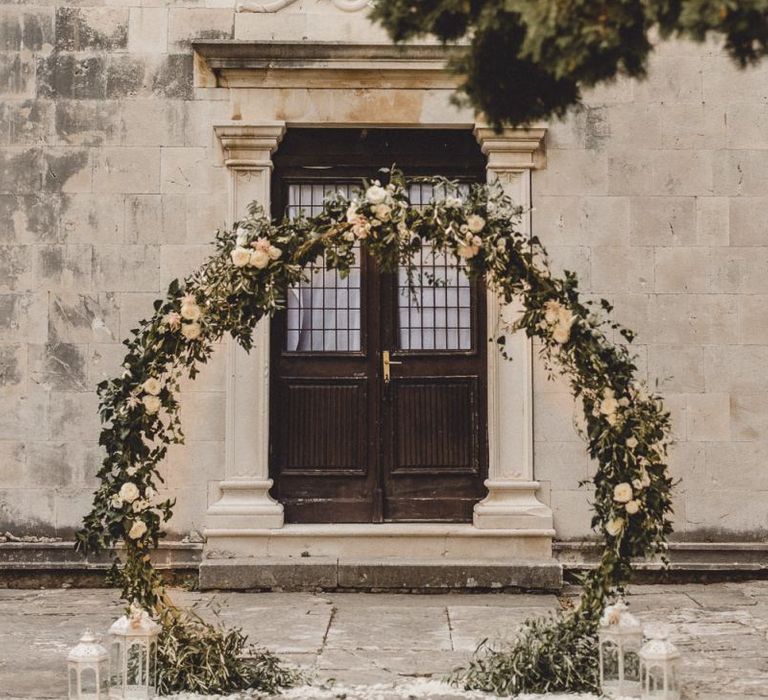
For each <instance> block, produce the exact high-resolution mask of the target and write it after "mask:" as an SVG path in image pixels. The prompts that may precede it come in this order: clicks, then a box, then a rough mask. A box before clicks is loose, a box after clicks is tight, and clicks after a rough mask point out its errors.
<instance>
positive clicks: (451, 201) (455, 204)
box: [443, 197, 461, 209]
mask: <svg viewBox="0 0 768 700" xmlns="http://www.w3.org/2000/svg"><path fill="white" fill-rule="evenodd" d="M443 206H444V207H445V208H446V209H461V200H460V199H459V198H458V197H446V198H445V201H444V202H443Z"/></svg>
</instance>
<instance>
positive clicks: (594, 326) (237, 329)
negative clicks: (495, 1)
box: [77, 171, 672, 692]
mask: <svg viewBox="0 0 768 700" xmlns="http://www.w3.org/2000/svg"><path fill="white" fill-rule="evenodd" d="M421 181H422V182H423V183H424V184H426V185H428V186H431V187H432V188H433V191H435V192H438V193H441V194H442V196H441V197H437V198H435V201H433V202H431V203H430V204H428V205H426V206H423V207H420V208H417V207H413V206H411V203H410V201H409V200H408V188H407V185H406V182H405V179H404V178H403V176H402V174H401V173H399V172H397V171H393V172H391V173H390V182H389V184H388V185H387V186H382V185H381V184H380V183H379V182H373V183H365V184H364V188H363V189H360V190H358V191H356V192H355V194H354V195H353V198H352V199H348V198H346V197H345V196H343V195H341V194H337V195H334V196H332V197H331V198H330V199H328V200H327V201H326V202H325V204H324V207H323V210H322V212H321V213H320V214H318V215H317V216H315V217H313V218H299V219H295V220H292V221H289V220H284V221H280V222H273V221H271V220H270V218H269V217H268V216H267V215H266V214H265V213H264V211H263V210H262V209H261V208H260V207H259V206H257V205H252V206H251V208H250V210H249V215H248V216H247V217H246V218H245V219H244V220H242V221H240V222H239V223H238V224H237V225H236V226H235V227H234V230H231V231H220V232H219V233H218V234H217V236H216V251H215V252H214V254H213V255H212V256H211V257H210V258H209V259H208V261H207V262H205V263H204V264H203V265H202V266H201V267H200V268H199V269H198V270H197V271H196V272H195V273H193V274H192V275H190V276H189V277H187V278H186V279H185V280H184V281H183V282H179V281H178V280H174V281H173V282H172V283H171V285H170V286H169V288H168V293H167V295H166V296H165V298H163V299H158V300H157V301H156V302H155V303H154V314H153V315H152V316H151V317H150V318H149V319H147V320H145V321H142V322H141V324H140V325H139V327H138V328H136V329H135V330H134V331H133V334H132V337H131V338H130V339H128V340H126V341H125V345H126V346H127V349H128V352H127V354H126V356H125V359H124V361H123V370H124V371H123V374H122V375H121V376H119V377H116V378H114V379H112V380H109V381H104V382H102V383H101V384H99V386H98V391H99V396H100V413H101V419H102V423H103V426H104V427H103V429H102V432H101V437H100V444H101V445H102V447H103V448H104V449H105V451H106V457H105V459H104V462H103V466H102V467H101V469H100V470H99V472H98V477H99V479H100V482H101V483H100V486H99V488H98V490H97V491H96V493H95V494H94V505H93V509H92V511H91V512H90V513H89V514H88V515H87V516H86V518H85V522H84V526H83V529H82V530H81V531H80V532H79V533H78V540H77V546H78V548H79V549H80V550H81V551H83V552H85V553H89V552H94V551H98V550H100V549H104V548H106V547H113V546H114V545H116V544H117V543H123V544H124V545H125V556H124V559H123V561H122V563H121V568H120V581H121V585H122V595H123V597H124V599H125V600H126V601H128V602H134V603H137V604H139V605H141V606H142V607H144V608H146V609H149V610H151V611H152V612H154V613H155V614H156V615H157V616H159V617H160V618H161V620H162V621H163V623H164V634H165V635H166V637H165V638H166V640H167V646H168V648H171V647H172V646H173V645H176V646H177V647H180V648H182V650H183V649H186V648H188V647H189V646H191V645H193V644H194V643H195V640H196V639H197V638H198V637H202V638H204V639H207V640H208V642H207V644H208V645H209V646H210V647H211V648H212V649H216V650H218V651H219V652H220V656H219V657H218V658H219V661H217V662H214V661H211V662H210V663H209V664H202V665H201V664H198V665H197V666H196V667H195V669H196V670H190V669H189V668H188V667H185V668H184V669H182V668H181V667H180V662H179V661H178V660H177V659H178V657H176V656H172V655H170V654H167V655H165V656H161V662H162V663H161V670H162V671H163V673H165V676H166V677H168V678H170V677H174V678H176V679H177V680H175V681H174V682H173V684H172V685H173V689H176V690H180V689H185V690H189V689H193V688H197V687H201V688H202V687H205V688H207V691H206V692H220V691H221V689H222V688H225V687H226V688H228V689H229V688H234V685H231V684H232V683H234V684H235V685H237V684H238V683H240V684H243V685H242V687H247V685H245V684H247V683H257V682H259V681H258V678H257V677H255V676H252V675H250V676H249V675H248V672H247V670H244V669H243V668H242V667H241V666H239V665H238V664H239V662H238V661H237V659H238V658H239V656H238V655H239V654H240V652H241V651H242V648H243V645H244V643H245V642H244V640H243V639H241V638H240V637H238V636H237V633H236V632H226V631H222V630H218V631H216V630H214V628H212V627H210V626H206V625H205V624H204V623H202V621H200V620H193V619H192V618H188V617H184V613H182V612H180V611H175V609H174V608H173V607H172V606H171V605H170V604H169V603H168V600H167V598H166V595H165V592H164V588H163V583H162V580H161V579H160V576H159V575H158V573H157V571H156V570H155V569H154V568H153V567H152V565H151V561H150V556H149V552H150V550H151V549H152V548H153V547H157V545H158V542H159V540H160V538H161V537H163V536H164V533H163V531H162V524H163V523H164V522H167V521H168V519H169V518H170V517H171V514H172V510H173V506H174V502H173V501H172V500H170V499H166V500H158V491H159V488H160V486H159V485H160V484H161V483H162V476H161V473H160V465H161V463H162V461H163V459H164V458H165V456H166V454H167V451H168V448H169V446H170V445H172V444H175V443H181V442H183V439H184V436H183V432H182V429H181V424H180V421H179V392H180V382H181V380H182V378H183V377H184V376H188V377H189V378H194V377H195V376H196V375H197V373H198V372H199V369H200V366H201V365H202V364H204V363H205V362H207V360H208V359H209V358H210V356H211V354H212V353H213V351H214V348H215V346H216V344H217V342H218V341H219V340H221V338H222V337H223V336H224V335H225V334H230V335H231V336H232V337H233V338H234V340H235V341H237V342H238V343H239V344H240V345H241V346H242V347H244V348H245V349H246V350H249V349H250V348H251V345H252V333H253V329H254V326H255V325H256V323H257V322H258V321H259V320H260V319H261V318H263V317H268V316H271V315H272V314H274V313H275V312H277V311H279V310H280V309H282V308H283V305H284V300H285V297H286V292H287V290H288V289H289V287H291V286H293V285H296V284H298V283H299V282H301V280H302V279H304V276H305V269H306V267H307V265H308V264H309V263H311V262H315V261H318V260H323V261H324V264H325V265H326V266H327V267H329V268H331V269H335V270H338V272H339V273H340V274H341V275H342V276H344V275H347V274H349V270H350V267H351V266H352V265H353V263H354V261H355V255H356V251H357V248H358V246H360V247H362V249H363V250H364V251H366V252H367V253H368V254H370V255H372V256H373V257H374V258H375V259H376V261H377V262H378V264H379V266H380V268H381V269H383V270H385V271H395V270H397V269H398V268H401V269H405V270H406V271H407V274H408V279H409V281H410V282H411V283H412V284H413V283H414V280H415V277H416V275H417V274H418V272H417V270H416V268H415V266H414V264H413V260H414V256H415V254H416V253H418V252H419V251H420V250H421V247H422V245H423V244H424V243H428V244H429V245H430V246H431V247H432V248H433V250H434V251H435V252H436V253H437V254H444V255H446V256H447V259H453V260H455V261H456V265H458V266H460V267H462V268H463V269H465V270H466V272H467V273H468V274H469V275H470V276H471V277H476V278H481V279H483V280H484V282H485V284H486V286H487V288H488V289H489V290H490V291H491V292H492V293H495V294H497V295H498V296H499V298H500V300H501V302H502V303H505V304H509V303H511V302H513V301H520V302H521V303H522V309H523V310H522V313H521V314H520V316H519V318H518V319H517V321H516V322H514V323H512V324H509V325H505V326H503V327H500V328H499V329H498V334H497V337H496V343H497V344H498V347H499V349H500V351H501V353H502V354H505V353H504V347H505V341H506V338H507V335H508V334H510V333H514V332H524V333H526V334H527V335H528V336H530V337H535V338H537V340H538V349H539V356H540V358H541V360H542V362H543V364H544V366H545V368H546V369H547V370H548V371H549V373H550V374H551V375H553V376H554V375H558V374H561V375H563V376H565V377H566V378H567V379H568V380H569V382H570V387H571V390H572V393H573V395H574V397H575V398H577V399H579V400H580V401H581V405H582V407H583V411H584V415H583V424H582V431H583V435H584V438H585V441H586V443H587V452H588V454H589V456H590V457H591V458H592V459H593V460H594V461H595V462H596V463H597V465H598V466H597V470H596V471H595V474H594V476H593V477H592V479H591V483H592V485H593V487H594V503H593V510H594V515H593V519H592V526H593V528H594V529H595V530H596V531H597V532H598V533H599V534H600V535H601V536H602V538H603V550H602V556H601V558H600V561H599V564H598V566H597V567H596V568H595V569H594V570H593V571H591V572H590V573H589V574H588V575H587V576H586V577H585V580H584V592H583V596H582V600H581V603H580V606H579V608H578V609H577V610H576V611H575V612H572V613H569V614H565V615H563V616H561V617H559V618H555V619H552V620H546V621H536V620H532V621H530V622H529V623H528V625H527V626H526V628H525V630H524V631H523V634H522V636H521V638H520V640H519V641H518V643H517V644H516V645H515V646H513V648H512V650H511V651H507V652H505V654H506V655H505V656H500V655H499V654H496V653H495V652H487V653H486V654H484V655H482V654H481V655H480V656H478V657H477V658H476V659H475V661H474V662H473V664H472V666H470V668H469V669H467V670H466V672H465V674H464V675H463V676H462V678H463V679H464V681H463V682H464V683H466V684H467V685H468V686H469V687H478V688H479V687H483V688H486V687H487V688H488V689H497V688H496V684H497V683H501V685H502V686H503V687H504V688H505V689H506V690H508V691H512V690H514V691H515V692H519V691H535V690H540V689H549V690H582V689H593V688H594V686H595V675H594V668H593V661H594V658H595V655H594V648H593V640H594V633H595V630H596V625H597V620H598V618H599V615H600V613H601V611H602V609H603V607H604V605H605V603H606V600H607V598H608V597H610V596H612V595H615V594H616V593H617V592H620V591H621V590H622V589H623V587H624V586H625V585H626V583H627V582H628V581H629V578H630V575H631V561H632V559H633V558H635V557H647V556H654V555H657V554H659V553H661V554H662V555H663V553H664V551H665V546H666V538H667V536H668V534H669V533H670V532H671V529H672V528H671V523H670V520H669V514H670V513H671V488H672V482H671V480H670V478H669V476H668V475H667V470H666V454H667V446H668V442H669V414H668V413H667V412H666V411H665V410H664V407H663V404H662V402H661V399H660V398H659V397H658V396H655V395H652V394H649V393H648V392H647V390H646V388H645V387H644V386H643V384H642V383H641V382H638V381H637V380H636V372H637V368H636V366H635V363H634V358H633V356H632V355H631V353H630V351H629V349H628V344H630V343H631V342H632V339H633V334H632V332H631V331H629V330H628V329H626V328H623V327H622V326H620V325H619V324H617V323H613V322H610V321H609V320H607V318H606V314H607V313H609V312H610V311H611V305H610V304H609V303H608V302H607V301H605V300H600V301H599V302H591V301H583V300H582V299H581V297H580V294H579V290H578V282H577V279H576V276H575V275H574V274H573V273H570V272H565V273H564V275H563V276H562V277H558V276H555V275H553V274H552V272H551V270H550V267H549V263H548V260H547V256H546V253H545V251H544V249H543V248H542V246H541V245H540V243H539V241H538V240H537V239H536V238H533V239H530V238H528V237H527V236H525V235H524V234H522V233H521V232H520V231H519V230H518V228H517V223H518V221H519V215H520V210H519V209H518V208H516V207H515V206H514V204H513V202H512V201H511V200H510V199H509V198H508V197H507V196H506V195H505V194H504V193H503V191H502V190H501V188H500V186H485V185H475V186H473V187H472V188H471V189H470V191H469V193H468V195H466V196H465V197H464V198H463V199H460V198H459V197H458V196H457V195H458V192H459V190H458V186H457V184H456V183H454V182H451V181H448V180H445V179H442V178H422V179H421ZM616 338H623V340H624V341H625V342H624V343H617V342H614V340H615V339H616ZM200 653H203V651H202V650H201V651H200ZM590 660H591V661H590ZM563 668H565V669H570V670H563V671H562V672H560V670H558V669H561V670H562V669H563ZM278 675H279V674H278ZM547 676H551V677H552V678H554V679H556V680H553V681H551V682H549V685H547V681H546V680H545V679H546V678H547ZM281 677H283V676H281ZM225 678H226V679H229V680H227V681H226V682H225V681H224V680H223V679H225ZM233 678H234V679H239V680H232V679H233ZM284 678H285V679H286V682H287V678H288V677H287V676H285V677H284ZM494 679H495V680H494ZM499 679H501V680H499ZM504 679H506V680H504ZM227 683H230V685H227ZM169 687H170V686H169Z"/></svg>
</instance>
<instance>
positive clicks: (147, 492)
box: [144, 486, 157, 498]
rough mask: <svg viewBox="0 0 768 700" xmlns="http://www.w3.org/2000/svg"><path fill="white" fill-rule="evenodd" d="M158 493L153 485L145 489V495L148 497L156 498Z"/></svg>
mask: <svg viewBox="0 0 768 700" xmlns="http://www.w3.org/2000/svg"><path fill="white" fill-rule="evenodd" d="M156 495H157V491H155V489H153V488H152V487H151V486H147V488H145V489H144V496H145V497H146V498H154V497H155V496H156Z"/></svg>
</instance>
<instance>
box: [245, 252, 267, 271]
mask: <svg viewBox="0 0 768 700" xmlns="http://www.w3.org/2000/svg"><path fill="white" fill-rule="evenodd" d="M248 264H249V265H250V266H251V267H257V268H259V269H260V270H262V269H264V268H265V267H266V266H267V265H269V253H268V252H267V251H266V250H261V249H257V250H254V251H253V252H252V253H251V258H250V260H249V262H248Z"/></svg>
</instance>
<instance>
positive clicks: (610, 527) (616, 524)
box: [605, 518, 624, 537]
mask: <svg viewBox="0 0 768 700" xmlns="http://www.w3.org/2000/svg"><path fill="white" fill-rule="evenodd" d="M623 529H624V518H613V520H609V521H608V522H607V523H606V524H605V531H606V532H607V533H608V534H609V535H610V536H611V537H616V536H617V535H619V534H620V533H621V531H622V530H623Z"/></svg>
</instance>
